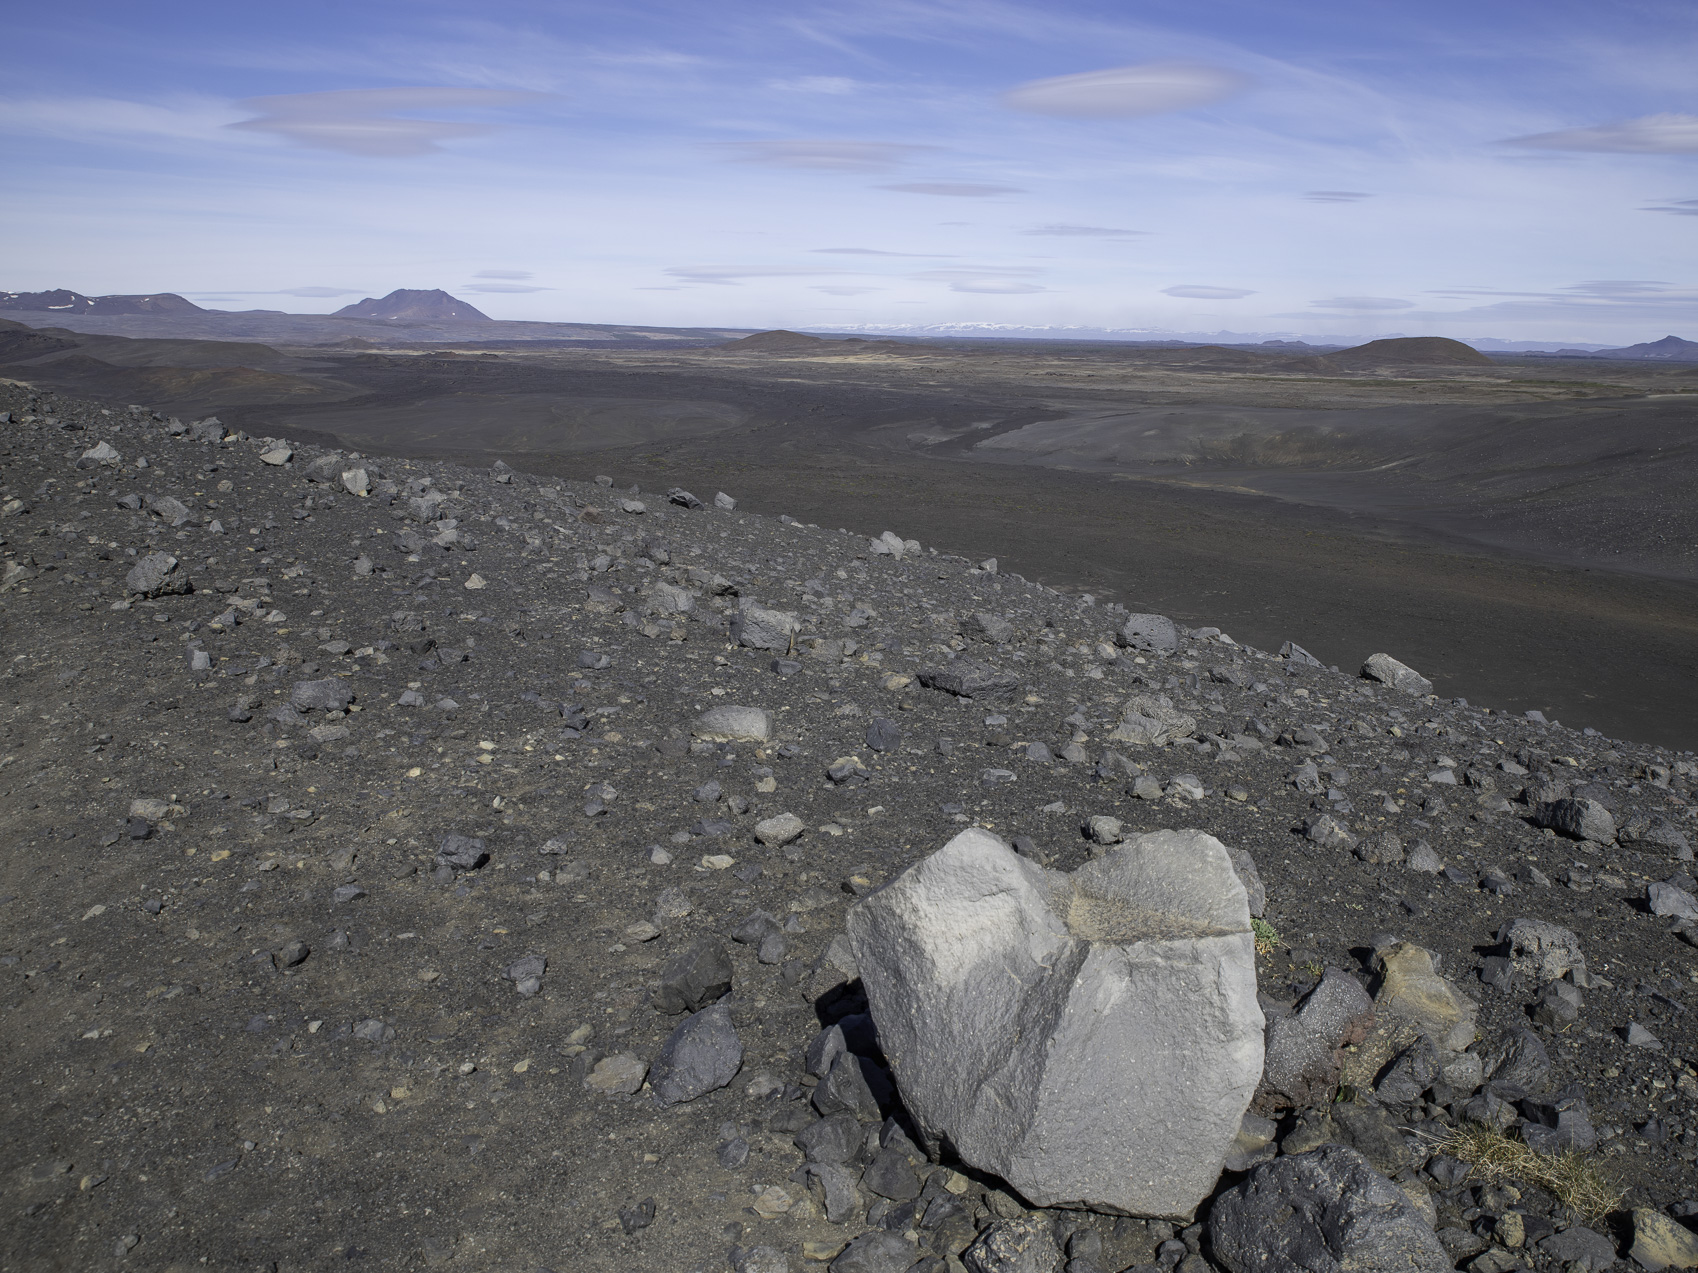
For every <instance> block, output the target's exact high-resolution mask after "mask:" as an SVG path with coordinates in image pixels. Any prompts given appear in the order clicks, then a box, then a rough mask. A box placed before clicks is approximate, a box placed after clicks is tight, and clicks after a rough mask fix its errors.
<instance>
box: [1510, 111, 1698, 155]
mask: <svg viewBox="0 0 1698 1273" xmlns="http://www.w3.org/2000/svg"><path fill="white" fill-rule="evenodd" d="M1501 144H1502V145H1505V146H1526V147H1531V148H1532V149H1535V150H1589V151H1597V152H1603V153H1607V154H1618V155H1698V115H1681V114H1675V113H1664V114H1660V115H1644V116H1641V117H1640V118H1638V119H1625V120H1621V121H1620V122H1618V123H1613V124H1595V125H1593V126H1591V127H1590V128H1565V129H1561V130H1559V131H1557V132H1554V133H1533V134H1532V135H1531V136H1527V137H1510V138H1508V139H1506V140H1505V141H1504V142H1502V143H1501Z"/></svg>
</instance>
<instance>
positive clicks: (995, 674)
mask: <svg viewBox="0 0 1698 1273" xmlns="http://www.w3.org/2000/svg"><path fill="white" fill-rule="evenodd" d="M918 676H919V681H920V684H921V685H924V686H925V687H926V688H927V689H930V690H942V691H943V692H944V693H945V694H953V695H955V697H957V698H1012V697H1014V695H1015V694H1016V693H1017V692H1018V691H1019V689H1020V678H1019V677H1018V676H1013V675H1011V674H1009V673H1007V672H999V671H998V670H997V669H996V668H994V667H992V666H990V664H988V663H981V662H979V660H977V659H970V658H967V657H965V656H963V657H961V658H957V659H953V660H951V661H950V662H948V663H946V664H944V665H943V666H942V667H940V668H931V669H928V670H925V671H922V672H920V673H919V674H918Z"/></svg>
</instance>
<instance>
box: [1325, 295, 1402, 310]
mask: <svg viewBox="0 0 1698 1273" xmlns="http://www.w3.org/2000/svg"><path fill="white" fill-rule="evenodd" d="M1309 304H1311V305H1313V306H1314V307H1315V308H1316V309H1333V310H1339V311H1341V312H1344V313H1352V314H1367V313H1377V312H1382V311H1387V310H1394V309H1414V308H1415V302H1414V301H1406V300H1402V299H1400V298H1399V297H1396V296H1328V297H1325V298H1324V299H1322V300H1316V301H1310V302H1309Z"/></svg>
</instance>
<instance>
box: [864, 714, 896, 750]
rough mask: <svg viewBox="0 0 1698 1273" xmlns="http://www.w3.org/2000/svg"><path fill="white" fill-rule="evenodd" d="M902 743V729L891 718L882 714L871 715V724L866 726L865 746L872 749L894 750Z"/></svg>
mask: <svg viewBox="0 0 1698 1273" xmlns="http://www.w3.org/2000/svg"><path fill="white" fill-rule="evenodd" d="M901 745H902V730H901V728H900V727H899V726H898V725H897V723H896V722H895V721H893V720H890V719H889V718H887V717H884V716H875V717H873V720H872V724H870V725H868V726H867V746H869V747H871V748H872V749H873V750H874V751H880V752H883V751H895V750H896V749H897V748H898V747H900V746H901Z"/></svg>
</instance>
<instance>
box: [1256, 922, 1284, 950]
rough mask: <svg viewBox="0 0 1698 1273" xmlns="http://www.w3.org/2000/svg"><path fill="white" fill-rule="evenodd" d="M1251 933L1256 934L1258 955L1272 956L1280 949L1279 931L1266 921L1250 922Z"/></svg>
mask: <svg viewBox="0 0 1698 1273" xmlns="http://www.w3.org/2000/svg"><path fill="white" fill-rule="evenodd" d="M1250 931H1251V932H1252V933H1254V934H1256V953H1257V954H1258V955H1271V954H1273V953H1274V951H1276V950H1278V949H1279V930H1278V929H1277V928H1275V927H1274V926H1273V925H1272V924H1270V923H1268V921H1267V920H1265V919H1253V920H1251V921H1250Z"/></svg>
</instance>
